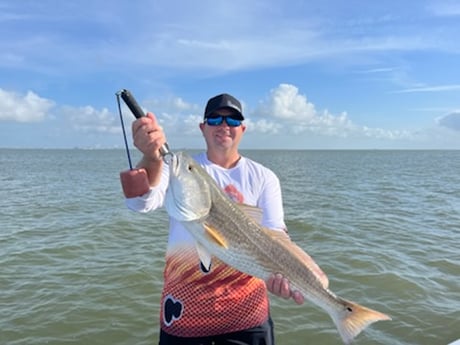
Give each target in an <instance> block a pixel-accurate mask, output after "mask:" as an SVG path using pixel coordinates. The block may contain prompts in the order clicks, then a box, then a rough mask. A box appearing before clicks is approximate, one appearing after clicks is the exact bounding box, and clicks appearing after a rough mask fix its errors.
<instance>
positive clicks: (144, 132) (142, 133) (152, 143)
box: [132, 113, 166, 161]
mask: <svg viewBox="0 0 460 345" xmlns="http://www.w3.org/2000/svg"><path fill="white" fill-rule="evenodd" d="M132 133H133V140H134V146H136V147H137V149H138V150H139V151H141V152H142V153H143V154H144V159H146V160H147V161H156V160H161V155H160V152H159V150H160V147H161V146H162V145H164V144H165V143H166V136H165V134H164V132H163V128H161V126H160V125H159V124H158V122H157V119H156V117H155V115H153V114H152V113H147V116H143V117H141V118H139V119H137V120H135V121H134V122H133V124H132Z"/></svg>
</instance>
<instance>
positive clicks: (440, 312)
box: [0, 149, 460, 345]
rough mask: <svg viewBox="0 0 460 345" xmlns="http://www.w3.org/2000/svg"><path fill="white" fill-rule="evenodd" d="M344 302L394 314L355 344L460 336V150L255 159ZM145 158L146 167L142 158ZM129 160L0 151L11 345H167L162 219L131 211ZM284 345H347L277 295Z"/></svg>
mask: <svg viewBox="0 0 460 345" xmlns="http://www.w3.org/2000/svg"><path fill="white" fill-rule="evenodd" d="M243 153H244V154H245V155H247V156H249V157H251V158H253V159H255V160H257V161H259V162H261V163H263V164H265V165H266V166H268V167H270V168H271V169H272V170H273V171H275V172H276V173H277V175H278V176H279V178H280V180H281V184H282V190H283V197H284V206H285V215H286V223H287V225H288V228H289V233H290V235H291V237H292V238H293V239H294V240H295V241H296V242H297V243H298V244H299V245H300V246H301V247H302V248H304V249H305V250H306V251H307V252H308V253H310V255H311V256H313V257H314V258H315V260H316V261H317V262H318V264H319V265H320V266H321V267H322V269H323V270H324V271H325V272H326V273H327V275H328V277H329V280H330V288H331V290H332V291H334V292H335V293H337V294H338V295H339V296H341V297H344V298H346V299H350V300H353V301H356V302H358V303H360V304H363V305H365V306H368V307H371V308H373V309H376V310H379V311H381V312H384V313H387V314H389V315H390V316H391V317H392V319H393V320H392V321H385V322H378V323H375V324H373V325H371V326H370V327H369V328H367V329H366V330H365V331H364V332H363V333H361V334H360V335H359V336H358V337H357V338H356V341H355V344H358V345H364V344H391V345H409V344H411V345H412V344H429V345H432V344H433V345H444V344H448V343H449V342H452V341H454V340H456V339H458V338H460V151H378V150H375V151H244V152H243ZM134 158H137V156H136V153H134ZM126 165H127V164H126V158H125V155H124V153H123V151H121V150H11V149H2V150H0V311H1V312H0V344H1V345H3V344H7V345H25V344H55V345H60V344H75V345H76V344H82V345H83V344H85V345H87V344H113V345H128V344H129V345H132V344H139V345H147V344H157V342H158V315H159V298H160V292H161V287H162V269H163V264H164V259H163V257H164V251H165V247H166V239H167V233H166V226H167V223H166V222H167V221H166V214H165V212H164V211H163V210H159V211H156V212H151V213H148V214H137V213H134V212H131V211H129V210H127V209H126V208H125V206H124V200H123V195H122V192H121V187H120V184H119V177H118V174H119V172H120V171H122V170H125V169H126ZM271 304H272V317H273V319H274V322H275V333H276V338H277V343H278V344H280V345H284V344H287V345H291V344H292V345H294V344H322V345H323V344H324V345H327V344H341V341H340V339H339V336H338V333H337V331H336V329H335V327H334V325H333V323H332V321H331V320H330V319H329V317H328V315H327V314H326V313H325V312H323V311H322V310H320V309H318V308H317V307H315V306H314V305H313V304H311V303H310V302H306V303H305V304H304V305H303V306H297V305H295V304H294V303H293V302H292V301H285V300H282V299H279V298H276V297H274V296H272V298H271Z"/></svg>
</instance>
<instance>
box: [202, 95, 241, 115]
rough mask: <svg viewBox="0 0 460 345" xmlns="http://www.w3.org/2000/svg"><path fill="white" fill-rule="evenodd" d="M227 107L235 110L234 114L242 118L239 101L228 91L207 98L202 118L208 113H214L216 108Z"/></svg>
mask: <svg viewBox="0 0 460 345" xmlns="http://www.w3.org/2000/svg"><path fill="white" fill-rule="evenodd" d="M222 108H228V109H231V110H234V111H235V114H236V115H237V116H238V117H239V119H240V120H244V116H243V111H242V108H241V103H240V101H238V100H237V99H236V98H235V97H233V96H232V95H229V94H228V93H223V94H221V95H217V96H215V97H213V98H211V99H209V101H208V103H207V104H206V109H205V111H204V118H207V117H208V116H209V115H211V114H212V113H214V112H215V111H216V110H219V109H222Z"/></svg>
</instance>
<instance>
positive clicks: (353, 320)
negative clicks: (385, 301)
mask: <svg viewBox="0 0 460 345" xmlns="http://www.w3.org/2000/svg"><path fill="white" fill-rule="evenodd" d="M341 301H342V303H343V306H344V307H343V309H342V310H341V311H339V312H338V313H336V314H335V315H333V316H332V319H333V320H334V323H335V325H336V326H337V329H338V330H339V333H340V336H341V337H342V340H343V342H344V343H345V344H350V343H351V342H352V341H353V339H354V338H355V337H356V336H357V335H358V334H359V333H361V331H363V330H364V329H365V328H366V327H367V326H369V325H370V324H371V323H374V322H377V321H383V320H391V318H390V317H389V316H388V315H386V314H383V313H380V312H378V311H375V310H372V309H369V308H366V307H363V306H361V305H359V304H357V303H353V302H350V301H346V300H343V299H342V300H341Z"/></svg>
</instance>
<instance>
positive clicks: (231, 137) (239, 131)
mask: <svg viewBox="0 0 460 345" xmlns="http://www.w3.org/2000/svg"><path fill="white" fill-rule="evenodd" d="M232 114H233V112H232V110H230V109H226V108H222V109H219V110H217V111H216V112H214V114H212V116H219V115H222V116H223V117H227V116H231V115H232ZM210 117H211V116H210ZM200 129H201V132H202V133H203V136H204V138H205V140H206V144H207V145H208V148H210V149H231V148H234V149H238V145H239V143H240V141H241V138H242V137H243V133H244V131H245V130H246V126H245V125H243V123H241V125H239V126H237V127H232V126H229V125H228V124H227V122H226V121H225V119H224V121H223V122H222V123H221V124H220V125H217V126H211V125H209V124H207V123H206V121H205V122H204V123H200Z"/></svg>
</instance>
